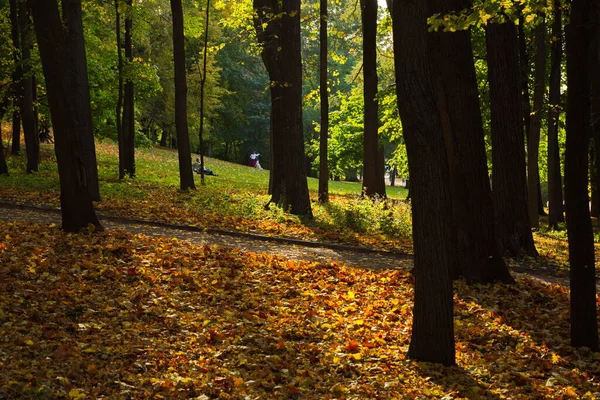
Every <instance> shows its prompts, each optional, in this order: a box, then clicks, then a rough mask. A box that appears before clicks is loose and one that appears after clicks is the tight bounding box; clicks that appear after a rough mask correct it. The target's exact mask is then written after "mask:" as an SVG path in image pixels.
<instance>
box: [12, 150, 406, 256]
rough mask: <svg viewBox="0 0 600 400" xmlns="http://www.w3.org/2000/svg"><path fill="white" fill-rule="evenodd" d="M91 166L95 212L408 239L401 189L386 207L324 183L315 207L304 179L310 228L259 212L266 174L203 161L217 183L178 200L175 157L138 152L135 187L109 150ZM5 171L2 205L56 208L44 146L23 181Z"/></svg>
mask: <svg viewBox="0 0 600 400" xmlns="http://www.w3.org/2000/svg"><path fill="white" fill-rule="evenodd" d="M192 156H193V157H194V158H195V157H196V155H192ZM97 161H98V174H99V177H100V193H101V196H102V199H103V201H102V202H100V203H98V208H99V210H100V211H102V212H105V213H109V214H116V215H121V216H130V217H134V218H142V219H150V220H160V221H166V222H175V223H189V224H194V225H199V226H206V227H219V228H223V229H235V230H243V231H256V232H261V233H265V234H269V235H285V236H296V237H302V238H305V239H310V240H319V239H320V240H328V241H342V242H350V243H354V244H364V245H369V246H377V247H386V248H395V247H399V246H400V247H403V246H404V244H403V243H404V242H405V241H406V240H408V239H409V237H410V230H411V227H410V208H409V207H408V206H407V205H406V204H405V203H403V202H401V201H399V200H402V199H404V198H405V197H406V190H405V189H404V188H400V187H388V188H387V194H388V197H389V199H391V200H395V201H382V200H376V201H371V200H365V199H363V198H361V196H360V193H361V183H360V182H358V183H357V182H339V181H330V188H329V192H330V198H331V201H330V203H328V204H325V205H321V204H319V203H318V202H317V201H316V199H317V188H318V180H317V179H315V178H309V179H308V185H309V190H310V196H311V200H312V208H313V214H314V219H312V220H308V219H303V218H299V217H296V216H292V215H289V214H287V213H285V212H284V210H282V209H281V208H279V207H278V206H276V205H275V206H273V205H272V206H271V207H270V208H269V209H268V210H265V209H264V206H265V204H267V202H268V201H269V198H270V197H269V195H268V194H267V188H268V183H269V171H267V170H257V169H255V168H251V167H248V166H244V165H239V164H233V163H229V162H226V161H222V160H217V159H213V158H205V164H206V166H207V167H208V168H210V169H212V170H213V171H214V172H215V173H217V174H218V176H206V177H205V185H201V184H200V176H199V175H194V177H195V180H196V188H197V190H195V191H189V192H181V191H180V190H179V167H178V154H177V151H175V150H167V149H162V148H140V149H136V177H135V178H134V179H131V178H126V179H124V180H119V176H118V150H117V146H116V145H115V144H114V143H111V142H100V143H97ZM8 164H9V170H10V176H8V177H2V178H0V195H1V196H0V197H2V198H5V199H12V200H13V201H20V202H28V203H35V204H40V205H49V206H54V207H57V206H58V205H59V200H58V195H59V193H58V191H59V181H58V173H57V166H56V160H55V157H54V155H53V149H52V146H48V145H42V160H41V163H40V171H39V172H38V173H34V174H29V175H27V174H25V173H24V170H25V157H24V156H23V155H21V156H16V157H15V156H10V157H9V158H8ZM401 242H402V243H401Z"/></svg>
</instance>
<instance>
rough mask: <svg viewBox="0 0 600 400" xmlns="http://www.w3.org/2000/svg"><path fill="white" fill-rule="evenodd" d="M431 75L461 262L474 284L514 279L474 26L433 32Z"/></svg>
mask: <svg viewBox="0 0 600 400" xmlns="http://www.w3.org/2000/svg"><path fill="white" fill-rule="evenodd" d="M471 6H472V1H471V0H433V1H430V7H431V9H430V14H435V13H440V14H442V15H444V14H447V13H450V12H458V11H460V10H462V9H465V8H470V7H471ZM429 46H430V47H429V50H430V52H429V53H430V56H431V71H432V80H433V85H434V89H435V93H436V99H437V103H438V110H439V115H440V117H441V122H442V127H443V130H444V139H445V142H446V152H447V156H448V165H449V170H450V192H451V194H452V208H453V210H452V211H453V212H452V215H453V217H454V228H455V230H456V235H455V243H456V246H457V256H458V260H457V262H458V265H457V271H456V274H455V276H464V277H465V279H466V280H467V282H468V283H469V284H472V283H489V282H494V281H503V282H511V283H512V282H514V280H513V279H512V277H511V276H510V273H509V272H508V268H507V267H506V264H505V263H504V259H503V258H502V256H501V254H500V252H499V250H498V246H497V244H496V237H495V228H494V209H493V205H492V193H491V189H490V181H489V177H488V172H487V159H486V154H485V141H484V131H483V122H482V118H481V110H480V106H479V96H478V90H477V78H476V75H475V65H474V64H473V51H472V48H471V32H470V31H468V30H466V31H460V32H454V33H444V32H438V33H431V34H430V35H429Z"/></svg>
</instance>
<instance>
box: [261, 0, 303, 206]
mask: <svg viewBox="0 0 600 400" xmlns="http://www.w3.org/2000/svg"><path fill="white" fill-rule="evenodd" d="M253 7H254V10H255V11H256V18H255V21H254V25H255V28H256V32H257V37H258V40H259V43H261V45H262V46H263V49H262V59H263V62H264V64H265V67H266V68H267V71H268V73H269V78H270V80H271V160H272V168H271V177H270V180H271V181H270V189H271V193H272V198H271V202H278V203H279V202H281V203H282V205H283V208H284V209H285V210H286V211H289V212H291V213H292V214H297V215H307V216H312V210H311V206H310V198H309V195H308V183H307V180H306V168H305V155H304V137H303V130H302V58H301V53H300V0H290V1H285V2H279V1H277V0H254V3H253ZM273 16H277V18H273ZM264 24H266V27H265V25H264ZM279 158H281V159H279ZM278 167H279V168H281V170H279V171H277V170H276V169H277V168H278Z"/></svg>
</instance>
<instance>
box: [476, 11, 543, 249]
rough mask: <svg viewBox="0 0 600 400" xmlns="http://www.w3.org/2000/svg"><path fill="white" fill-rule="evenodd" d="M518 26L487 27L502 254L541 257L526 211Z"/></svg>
mask: <svg viewBox="0 0 600 400" xmlns="http://www.w3.org/2000/svg"><path fill="white" fill-rule="evenodd" d="M517 45H518V41H517V28H516V27H515V25H514V24H513V23H510V22H509V23H503V24H490V25H488V27H487V30H486V47H487V57H488V75H489V82H490V108H491V119H492V123H491V126H492V163H493V165H492V187H493V192H492V195H493V198H494V211H495V221H496V234H497V241H498V245H499V248H500V250H501V252H510V253H512V254H513V255H518V254H520V253H521V251H524V252H526V253H527V254H529V255H532V256H537V250H536V249H535V244H534V242H533V235H532V233H531V226H530V222H529V215H528V212H527V180H526V176H525V144H524V140H523V113H522V110H521V107H522V103H521V100H522V98H521V89H522V88H521V84H520V79H519V78H520V77H519V55H518V47H517Z"/></svg>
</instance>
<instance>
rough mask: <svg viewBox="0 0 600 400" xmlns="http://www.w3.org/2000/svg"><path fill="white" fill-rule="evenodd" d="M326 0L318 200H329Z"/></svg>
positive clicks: (324, 8) (322, 1) (321, 56)
mask: <svg viewBox="0 0 600 400" xmlns="http://www.w3.org/2000/svg"><path fill="white" fill-rule="evenodd" d="M327 18H328V16H327V0H320V27H319V39H320V49H319V94H320V98H321V132H320V138H319V139H320V141H319V202H321V203H327V202H328V201H329V163H328V151H327V139H328V136H329V94H328V93H327V71H328V68H327Z"/></svg>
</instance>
